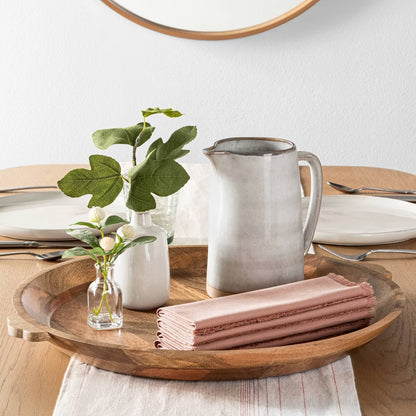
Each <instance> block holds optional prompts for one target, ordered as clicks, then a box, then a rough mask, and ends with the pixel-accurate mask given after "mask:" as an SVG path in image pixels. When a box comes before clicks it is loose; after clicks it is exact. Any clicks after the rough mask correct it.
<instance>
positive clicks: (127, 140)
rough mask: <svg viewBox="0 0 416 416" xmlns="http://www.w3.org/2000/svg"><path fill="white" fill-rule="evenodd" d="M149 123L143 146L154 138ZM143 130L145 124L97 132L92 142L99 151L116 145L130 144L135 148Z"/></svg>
mask: <svg viewBox="0 0 416 416" xmlns="http://www.w3.org/2000/svg"><path fill="white" fill-rule="evenodd" d="M154 129H155V128H154V127H152V126H151V125H150V124H149V123H146V128H145V132H144V133H143V135H142V140H141V144H143V143H145V142H146V141H147V140H149V139H150V137H151V136H152V133H153V130H154ZM142 130H143V123H138V124H136V125H134V126H130V127H125V128H114V129H104V130H97V131H95V132H94V133H93V134H92V140H93V142H94V144H95V146H96V147H98V149H101V150H106V149H108V148H109V147H110V146H112V145H114V144H128V145H130V146H134V144H135V143H136V139H137V138H138V137H139V134H140V132H141V131H142Z"/></svg>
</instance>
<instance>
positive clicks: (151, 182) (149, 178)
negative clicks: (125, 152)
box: [126, 159, 189, 212]
mask: <svg viewBox="0 0 416 416" xmlns="http://www.w3.org/2000/svg"><path fill="white" fill-rule="evenodd" d="M188 180H189V175H188V174H187V173H186V170H185V169H184V168H183V167H182V166H181V165H180V164H179V163H177V162H175V161H174V160H160V161H159V160H151V159H147V160H146V161H145V162H143V163H142V164H140V165H139V166H136V167H134V168H133V169H132V170H131V176H130V192H129V196H128V199H127V203H126V204H127V207H129V208H130V209H133V210H134V211H137V212H143V211H148V210H150V209H154V208H155V207H156V202H155V200H154V198H153V196H152V195H151V194H156V195H159V196H168V195H171V194H174V193H175V192H177V191H178V190H179V189H180V188H182V186H184V185H185V183H186V182H188Z"/></svg>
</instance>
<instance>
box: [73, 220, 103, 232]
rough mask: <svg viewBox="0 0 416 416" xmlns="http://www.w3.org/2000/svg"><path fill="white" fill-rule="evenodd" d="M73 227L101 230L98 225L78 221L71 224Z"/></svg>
mask: <svg viewBox="0 0 416 416" xmlns="http://www.w3.org/2000/svg"><path fill="white" fill-rule="evenodd" d="M71 225H82V226H84V227H88V228H95V229H96V230H99V228H98V227H97V226H96V225H94V224H92V223H90V222H85V221H78V222H76V223H75V224H71Z"/></svg>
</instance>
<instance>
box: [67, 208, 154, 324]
mask: <svg viewBox="0 0 416 416" xmlns="http://www.w3.org/2000/svg"><path fill="white" fill-rule="evenodd" d="M91 217H92V222H86V221H80V222H77V223H75V224H73V225H79V226H82V227H87V228H75V229H69V230H67V234H69V235H70V236H72V237H74V238H76V239H77V240H80V241H82V242H83V243H86V244H88V245H89V246H90V247H91V249H90V250H88V249H86V248H84V247H73V248H70V249H68V250H65V251H64V253H63V255H62V257H63V258H69V257H78V256H90V257H91V258H92V259H93V260H94V261H95V262H96V263H97V264H98V267H99V268H100V271H101V274H102V276H103V278H104V284H103V294H102V296H101V301H100V304H99V306H98V308H97V309H95V308H93V312H94V314H95V315H98V314H99V313H100V312H101V309H102V306H103V303H104V302H105V304H106V307H107V310H108V314H109V317H110V320H111V322H113V317H112V313H111V308H110V305H109V303H108V297H107V285H108V283H107V281H108V280H107V279H108V267H109V266H111V265H112V264H114V262H115V260H116V259H117V257H118V256H120V255H121V254H123V253H124V252H125V251H126V250H128V249H129V248H132V247H135V246H137V245H141V244H147V243H152V242H153V241H155V240H156V237H154V236H140V237H137V238H134V228H133V227H132V226H131V225H123V226H121V227H120V228H119V229H118V230H117V233H113V234H115V239H113V238H112V237H106V236H105V235H104V228H105V227H108V226H110V225H114V224H121V223H126V222H127V221H126V220H124V219H123V218H121V217H119V216H117V215H111V216H109V217H108V218H107V219H106V221H105V222H103V220H104V218H105V213H104V211H103V210H101V209H100V208H96V207H95V208H92V209H91V210H90V218H91ZM90 229H95V230H98V231H99V234H100V236H101V239H99V238H98V237H97V236H96V235H95V234H94V232H92V231H91V230H90Z"/></svg>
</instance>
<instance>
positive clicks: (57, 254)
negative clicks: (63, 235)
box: [0, 250, 65, 261]
mask: <svg viewBox="0 0 416 416" xmlns="http://www.w3.org/2000/svg"><path fill="white" fill-rule="evenodd" d="M64 251H65V250H60V251H51V252H50V253H45V254H39V253H33V252H32V251H11V252H9V253H0V256H15V255H17V254H30V255H31V256H35V257H36V258H37V259H39V260H45V261H52V260H58V259H60V258H62V254H63V253H64Z"/></svg>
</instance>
